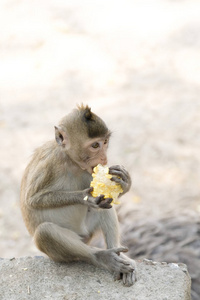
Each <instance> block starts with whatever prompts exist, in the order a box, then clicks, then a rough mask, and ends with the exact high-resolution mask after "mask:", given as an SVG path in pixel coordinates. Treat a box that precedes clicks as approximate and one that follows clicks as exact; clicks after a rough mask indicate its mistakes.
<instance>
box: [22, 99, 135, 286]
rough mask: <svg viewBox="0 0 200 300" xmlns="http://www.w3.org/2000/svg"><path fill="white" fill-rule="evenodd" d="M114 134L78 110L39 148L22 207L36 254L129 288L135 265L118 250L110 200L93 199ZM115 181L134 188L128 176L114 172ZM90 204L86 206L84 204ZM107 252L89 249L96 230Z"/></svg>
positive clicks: (82, 108)
mask: <svg viewBox="0 0 200 300" xmlns="http://www.w3.org/2000/svg"><path fill="white" fill-rule="evenodd" d="M110 136H111V131H110V130H109V129H108V128H107V126H106V124H105V122H104V121H103V120H102V119H101V118H100V117H98V116H97V115H96V114H95V113H93V112H92V111H91V108H90V107H89V106H88V105H83V104H82V105H79V106H78V107H77V108H75V109H73V110H72V112H70V113H69V114H68V115H66V116H65V117H63V118H62V119H61V121H60V122H59V125H58V126H55V139H54V140H52V141H49V142H46V143H45V144H44V145H43V146H41V147H39V148H37V149H36V150H35V152H34V154H33V157H32V159H31V161H30V163H29V164H28V166H27V167H26V169H25V172H24V175H23V178H22V182H21V193H20V207H21V212H22V216H23V219H24V222H25V225H26V227H27V229H28V231H29V233H30V235H31V236H33V239H34V242H35V244H36V246H37V247H38V249H39V250H40V251H42V252H43V253H45V254H46V255H47V256H49V257H50V258H51V259H52V260H54V261H55V262H70V261H79V260H80V261H84V262H86V263H91V264H93V265H95V266H97V267H100V268H104V269H106V270H108V271H110V272H111V273H112V274H113V276H114V280H120V279H122V282H123V284H124V285H125V286H131V285H133V284H134V282H135V281H136V264H135V261H134V260H133V259H130V258H129V257H128V256H126V255H125V254H124V253H125V252H127V251H128V249H127V248H126V247H123V246H122V245H121V244H120V238H119V225H118V218H117V214H116V210H115V207H114V206H112V205H111V202H112V199H111V198H105V197H104V195H100V196H98V197H96V198H94V197H93V196H92V195H91V192H92V188H91V187H90V183H91V181H92V171H93V168H94V167H95V166H96V165H97V164H102V165H106V164H107V149H108V145H109V140H110ZM109 173H110V174H111V175H117V176H113V177H112V178H111V180H113V181H115V182H117V183H118V184H120V185H121V187H122V189H123V193H121V194H120V196H122V195H123V194H125V193H127V192H128V191H129V189H130V187H131V177H130V175H129V173H128V171H127V170H126V169H125V168H124V167H123V166H120V165H115V166H111V167H110V168H109ZM85 199H87V200H85ZM99 229H100V230H101V231H102V233H103V236H104V238H105V244H106V248H97V247H93V246H91V245H89V242H90V240H91V239H92V237H93V235H94V234H95V232H96V231H97V230H99Z"/></svg>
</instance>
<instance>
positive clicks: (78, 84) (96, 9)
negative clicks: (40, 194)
mask: <svg viewBox="0 0 200 300" xmlns="http://www.w3.org/2000/svg"><path fill="white" fill-rule="evenodd" d="M199 15H200V2H199V1H195V0H174V1H172V0H146V1H145V0H123V1H122V0H119V1H114V0H110V1H106V0H94V1H89V0H84V1H80V0H73V1H67V0H50V1H47V0H43V1H40V0H35V1H25V0H1V1H0V137H1V146H0V257H19V256H24V255H36V254H38V253H39V251H38V250H37V249H36V248H35V246H34V244H33V242H32V239H31V238H30V237H29V235H28V233H27V231H26V228H25V226H24V223H23V221H22V217H21V214H20V210H19V194H20V181H21V177H22V174H23V171H24V169H25V167H26V165H27V163H28V162H29V160H30V157H31V154H32V153H33V150H34V149H35V148H36V147H38V146H40V145H41V144H43V143H44V142H46V141H47V140H50V139H53V138H54V125H57V123H58V121H59V119H60V118H62V117H63V116H64V115H65V114H67V113H68V112H70V111H71V109H73V108H74V107H75V106H76V105H77V104H80V103H82V102H83V103H85V104H89V105H90V106H91V107H92V110H93V111H94V112H95V113H96V114H98V115H100V117H102V118H103V119H104V120H105V121H106V123H107V124H108V126H109V128H110V129H111V131H112V132H113V135H112V139H111V143H110V148H109V155H108V156H109V165H112V164H123V165H124V166H125V167H126V168H127V169H128V171H129V172H130V173H131V177H132V180H133V186H132V188H131V191H130V192H129V193H128V194H127V195H126V196H124V197H123V198H122V205H121V206H120V207H118V211H119V217H120V221H121V222H122V223H124V224H125V223H126V224H131V225H132V226H133V228H134V224H137V222H140V221H141V220H145V219H146V218H151V220H155V221H156V220H158V219H159V218H160V217H162V216H165V215H167V216H179V215H183V216H187V218H188V216H189V220H190V222H192V221H194V220H197V221H196V224H200V223H198V222H199V215H200V154H199V149H200V99H199V95H200V17H199ZM126 211H129V214H128V217H127V218H126V222H125V220H124V216H126ZM130 212H131V213H130ZM127 226H128V225H127ZM190 258H191V260H192V257H190Z"/></svg>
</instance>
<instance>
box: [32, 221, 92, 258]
mask: <svg viewBox="0 0 200 300" xmlns="http://www.w3.org/2000/svg"><path fill="white" fill-rule="evenodd" d="M34 240H35V243H36V245H37V247H38V248H39V249H40V250H41V251H42V252H44V253H46V254H47V255H48V256H49V257H50V258H51V259H53V260H54V261H59V262H62V261H63V262H68V261H74V260H84V261H92V253H90V251H88V248H89V246H87V245H85V244H84V243H83V242H82V241H81V237H79V235H78V234H76V233H75V232H73V231H71V230H69V229H67V228H63V227H60V226H58V225H56V224H54V223H50V222H45V223H42V224H40V225H39V226H38V227H37V229H36V231H35V234H34Z"/></svg>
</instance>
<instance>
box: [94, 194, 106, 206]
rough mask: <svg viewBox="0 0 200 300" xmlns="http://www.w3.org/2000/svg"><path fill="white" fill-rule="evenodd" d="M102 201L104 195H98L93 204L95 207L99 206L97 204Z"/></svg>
mask: <svg viewBox="0 0 200 300" xmlns="http://www.w3.org/2000/svg"><path fill="white" fill-rule="evenodd" d="M103 200H105V198H104V195H100V196H98V197H96V199H95V203H96V204H97V205H99V203H101V202H102V201H103Z"/></svg>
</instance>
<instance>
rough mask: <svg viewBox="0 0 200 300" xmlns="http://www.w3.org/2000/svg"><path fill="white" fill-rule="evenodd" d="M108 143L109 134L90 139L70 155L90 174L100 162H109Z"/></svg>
mask: <svg viewBox="0 0 200 300" xmlns="http://www.w3.org/2000/svg"><path fill="white" fill-rule="evenodd" d="M108 143H109V135H106V136H104V137H99V138H93V139H89V140H87V141H86V142H84V143H83V144H82V145H79V147H78V149H77V151H73V153H70V157H71V158H72V159H73V160H74V161H75V162H76V163H77V164H78V165H79V167H80V168H81V169H83V170H87V171H88V172H89V173H90V174H92V171H93V168H94V167H96V166H97V165H98V164H102V165H106V164H107V149H108ZM69 152H70V151H69ZM75 153H76V154H77V155H76V154H75Z"/></svg>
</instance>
